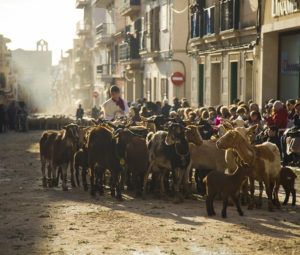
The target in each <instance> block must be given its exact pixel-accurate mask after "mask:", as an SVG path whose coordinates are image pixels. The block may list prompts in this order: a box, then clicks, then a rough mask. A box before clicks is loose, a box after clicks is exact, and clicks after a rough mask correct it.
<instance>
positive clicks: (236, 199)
mask: <svg viewBox="0 0 300 255" xmlns="http://www.w3.org/2000/svg"><path fill="white" fill-rule="evenodd" d="M231 198H232V201H233V202H234V203H235V206H236V209H237V211H238V213H239V215H240V216H243V215H244V213H243V211H242V209H241V206H240V201H239V196H234V195H233V196H231Z"/></svg>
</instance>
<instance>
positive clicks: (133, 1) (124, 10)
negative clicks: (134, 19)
mask: <svg viewBox="0 0 300 255" xmlns="http://www.w3.org/2000/svg"><path fill="white" fill-rule="evenodd" d="M119 4H120V7H119V12H120V14H121V15H122V16H131V15H133V14H135V13H137V12H139V11H140V10H141V1H140V0H119Z"/></svg>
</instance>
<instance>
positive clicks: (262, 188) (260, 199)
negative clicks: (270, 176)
mask: <svg viewBox="0 0 300 255" xmlns="http://www.w3.org/2000/svg"><path fill="white" fill-rule="evenodd" d="M263 192H264V184H263V182H259V196H258V202H257V204H256V208H261V206H262V194H263Z"/></svg>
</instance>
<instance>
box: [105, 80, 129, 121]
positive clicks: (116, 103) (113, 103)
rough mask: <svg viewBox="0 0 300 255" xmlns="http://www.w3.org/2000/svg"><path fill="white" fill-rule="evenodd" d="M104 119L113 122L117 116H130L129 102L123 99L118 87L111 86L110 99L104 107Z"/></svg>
mask: <svg viewBox="0 0 300 255" xmlns="http://www.w3.org/2000/svg"><path fill="white" fill-rule="evenodd" d="M102 109H103V111H104V119H107V120H112V119H114V118H115V117H116V116H117V115H123V116H124V115H128V114H129V108H128V105H127V102H126V101H125V100H124V99H122V98H121V95H120V89H119V87H118V86H115V85H114V86H111V88H110V99H108V100H107V101H106V102H105V103H104V104H103V105H102Z"/></svg>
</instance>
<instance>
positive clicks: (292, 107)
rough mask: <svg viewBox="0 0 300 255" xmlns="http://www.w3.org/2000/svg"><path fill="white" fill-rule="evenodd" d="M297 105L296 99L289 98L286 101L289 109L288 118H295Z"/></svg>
mask: <svg viewBox="0 0 300 255" xmlns="http://www.w3.org/2000/svg"><path fill="white" fill-rule="evenodd" d="M295 105H296V101H295V100H294V99H289V100H287V101H286V109H287V111H288V119H290V120H293V119H294V115H295Z"/></svg>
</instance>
